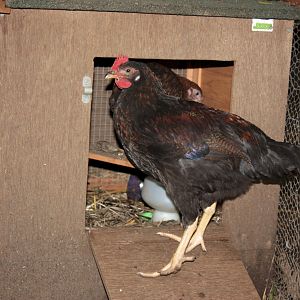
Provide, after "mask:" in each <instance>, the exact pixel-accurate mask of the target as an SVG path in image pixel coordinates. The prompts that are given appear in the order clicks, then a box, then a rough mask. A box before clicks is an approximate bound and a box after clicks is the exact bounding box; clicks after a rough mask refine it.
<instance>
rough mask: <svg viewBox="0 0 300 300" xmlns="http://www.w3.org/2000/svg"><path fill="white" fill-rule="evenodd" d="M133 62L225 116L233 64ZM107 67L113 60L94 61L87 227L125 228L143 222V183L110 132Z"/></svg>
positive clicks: (228, 108) (110, 89)
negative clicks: (186, 85)
mask: <svg viewBox="0 0 300 300" xmlns="http://www.w3.org/2000/svg"><path fill="white" fill-rule="evenodd" d="M138 60H139V61H143V62H146V63H152V62H156V63H159V64H162V65H164V66H166V67H168V68H170V69H171V70H172V71H173V72H175V73H176V74H178V75H179V76H182V77H186V78H188V79H189V80H191V81H193V82H195V83H196V84H198V85H199V86H200V87H201V89H202V94H203V98H202V102H203V103H204V104H206V105H208V106H211V107H214V108H218V109H221V110H225V111H230V104H231V87H232V76H233V68H234V63H233V61H215V60H213V61H212V60H210V61H206V60H201V61H187V60H185V61H178V60H141V59H138ZM113 61H114V58H99V57H96V58H95V59H94V80H93V103H92V110H91V127H90V155H89V157H90V160H89V174H88V191H87V210H86V226H87V227H103V226H111V225H112V226H115V225H128V224H131V223H132V224H135V223H137V222H144V221H147V218H146V219H144V218H143V217H142V218H140V216H141V214H142V213H143V212H144V210H145V207H144V204H143V202H142V201H138V200H140V199H139V198H140V191H139V183H140V182H142V181H143V174H141V173H139V171H138V170H136V169H134V168H132V166H131V164H130V163H129V162H128V161H127V159H126V157H125V155H124V153H123V151H122V149H120V146H119V144H118V141H117V139H116V136H115V133H114V129H113V121H112V115H111V112H110V108H109V97H110V95H111V92H112V84H109V83H108V82H107V80H105V79H104V77H105V74H106V73H107V72H108V71H109V70H110V68H111V66H112V64H113ZM128 198H129V199H128ZM131 200H132V201H131ZM124 201H125V203H123V202H124ZM122 207H124V209H122ZM146 209H147V207H146Z"/></svg>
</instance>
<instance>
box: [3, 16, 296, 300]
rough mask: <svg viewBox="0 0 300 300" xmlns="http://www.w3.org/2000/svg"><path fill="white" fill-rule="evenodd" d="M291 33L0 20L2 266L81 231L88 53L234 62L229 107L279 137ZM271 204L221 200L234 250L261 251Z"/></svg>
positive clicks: (274, 191) (173, 19) (260, 192)
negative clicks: (83, 89)
mask: <svg viewBox="0 0 300 300" xmlns="http://www.w3.org/2000/svg"><path fill="white" fill-rule="evenodd" d="M292 25H293V22H291V21H280V20H275V25H274V32H273V33H260V32H256V33H254V32H251V29H250V28H251V20H247V19H229V18H213V17H196V16H194V17H193V16H192V17H185V16H166V15H146V14H128V13H126V14H125V13H98V12H75V11H73V12H66V11H42V10H13V13H11V14H10V15H4V16H1V17H0V45H1V47H0V61H1V68H0V90H1V102H0V105H1V109H0V128H1V135H0V146H1V151H0V165H1V169H0V199H1V201H0V222H1V224H0V226H1V231H0V240H1V244H0V252H1V259H4V260H6V261H16V260H20V264H21V257H22V259H23V258H26V257H27V258H28V259H30V258H32V257H35V258H37V257H43V256H44V255H45V253H51V248H52V247H56V246H57V245H60V243H62V241H63V242H64V243H66V244H68V243H69V241H70V240H75V241H76V240H78V239H79V238H78V237H79V236H80V235H81V234H82V232H83V230H84V210H85V194H86V181H87V165H88V144H89V143H88V139H89V138H88V136H89V121H90V104H88V105H86V104H83V103H82V102H81V93H82V77H83V76H84V75H85V74H88V75H90V76H92V74H93V58H94V57H96V56H98V57H114V56H116V55H117V54H119V53H123V54H127V55H128V56H129V57H132V58H134V57H135V58H149V59H151V58H154V59H155V58H157V59H183V60H184V59H187V60H225V61H234V62H235V67H234V74H233V85H232V99H231V111H232V112H234V113H237V114H239V115H241V116H242V117H244V118H246V119H248V120H250V121H252V122H254V123H255V124H256V125H258V126H259V127H261V128H262V129H263V130H265V131H266V133H268V134H269V135H270V136H271V137H272V138H275V139H282V138H283V131H284V118H285V105H286V98H287V90H288V73H289V63H290V52H291V38H292V33H291V29H292ZM277 199H278V187H273V186H264V187H261V186H255V187H253V188H252V189H251V192H250V193H248V194H247V195H245V196H244V197H242V199H241V200H236V201H232V202H228V203H225V205H224V220H225V222H226V223H227V225H228V228H229V229H230V232H231V235H232V238H233V243H234V245H235V247H236V248H237V249H240V250H243V249H247V250H249V249H261V248H270V247H271V246H270V245H272V242H273V238H274V234H275V228H276V213H277V210H276V209H277ZM53 255H54V254H53ZM252 257H254V256H252ZM62 259H67V258H66V257H62ZM245 261H247V263H248V264H252V266H253V265H255V263H256V262H255V261H251V262H250V261H249V260H245ZM15 271H16V272H18V269H17V268H16V270H15ZM50 271H51V270H50V269H49V272H50ZM52 271H53V269H52ZM89 274H92V273H89ZM93 274H95V273H93ZM84 276H86V274H85V275H84ZM93 276H94V275H91V277H93ZM40 280H41V282H42V283H41V284H44V283H45V281H44V280H46V279H45V278H44V277H41V278H40ZM19 284H20V288H21V287H22V286H23V287H24V286H25V283H22V282H19ZM66 284H67V282H66ZM95 289H96V288H95ZM95 295H97V296H98V293H95ZM24 297H25V298H26V294H25V295H24ZM27 298H30V296H29V297H27ZM95 298H96V296H95ZM81 299H82V298H81ZM89 299H93V297H89Z"/></svg>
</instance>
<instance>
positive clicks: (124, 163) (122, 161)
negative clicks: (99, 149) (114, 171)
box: [89, 152, 134, 168]
mask: <svg viewBox="0 0 300 300" xmlns="http://www.w3.org/2000/svg"><path fill="white" fill-rule="evenodd" d="M89 159H93V160H98V161H103V162H106V163H109V164H114V165H119V166H123V167H128V168H134V166H133V165H132V164H131V163H130V162H129V161H128V160H127V159H126V160H125V159H118V158H114V157H111V156H106V155H103V154H97V153H93V152H90V153H89Z"/></svg>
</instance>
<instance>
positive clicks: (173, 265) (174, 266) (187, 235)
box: [138, 218, 198, 277]
mask: <svg viewBox="0 0 300 300" xmlns="http://www.w3.org/2000/svg"><path fill="white" fill-rule="evenodd" d="M197 223H198V218H197V219H196V220H195V221H194V223H193V224H192V225H189V226H187V228H186V229H185V230H184V233H183V235H182V238H181V240H180V243H179V245H178V247H177V249H176V251H175V253H174V255H173V256H172V258H171V260H170V262H169V263H168V264H167V265H166V266H164V267H163V268H162V269H161V270H160V271H158V272H153V273H143V272H139V273H138V275H141V276H143V277H158V276H161V275H169V274H171V273H176V272H178V271H179V270H180V269H181V265H182V264H183V263H184V262H186V261H193V260H194V259H195V257H194V256H188V257H185V256H184V253H185V250H186V248H187V246H188V244H189V242H190V239H191V237H192V235H193V234H194V232H195V230H196V228H197Z"/></svg>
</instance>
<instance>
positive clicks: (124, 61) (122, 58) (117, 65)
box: [111, 55, 129, 71]
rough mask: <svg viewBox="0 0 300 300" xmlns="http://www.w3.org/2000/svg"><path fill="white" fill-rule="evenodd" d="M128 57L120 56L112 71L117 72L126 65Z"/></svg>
mask: <svg viewBox="0 0 300 300" xmlns="http://www.w3.org/2000/svg"><path fill="white" fill-rule="evenodd" d="M128 60H129V59H128V57H127V56H123V55H122V56H118V57H117V58H116V59H115V61H114V64H113V65H112V67H111V69H112V70H113V71H117V70H118V69H119V67H120V66H121V65H123V64H125V63H126V62H128Z"/></svg>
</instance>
